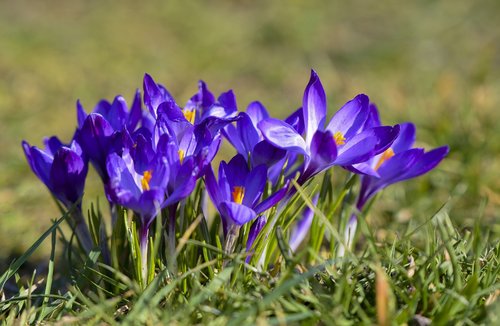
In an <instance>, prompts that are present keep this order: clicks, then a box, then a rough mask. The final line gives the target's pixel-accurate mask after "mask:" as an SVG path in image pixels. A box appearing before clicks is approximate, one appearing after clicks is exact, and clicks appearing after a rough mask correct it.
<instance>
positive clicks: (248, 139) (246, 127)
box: [237, 112, 260, 153]
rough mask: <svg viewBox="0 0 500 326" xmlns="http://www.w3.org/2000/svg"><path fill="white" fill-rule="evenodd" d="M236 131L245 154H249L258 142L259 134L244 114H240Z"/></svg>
mask: <svg viewBox="0 0 500 326" xmlns="http://www.w3.org/2000/svg"><path fill="white" fill-rule="evenodd" d="M237 130H238V134H239V136H240V139H241V142H242V143H243V146H244V147H245V152H246V153H251V152H252V150H253V148H254V147H255V145H256V144H257V143H258V142H259V138H260V136H259V132H258V130H257V129H256V127H255V126H254V124H253V123H252V120H251V119H250V117H249V116H248V115H247V114H246V113H245V112H242V113H240V119H239V120H238V122H237Z"/></svg>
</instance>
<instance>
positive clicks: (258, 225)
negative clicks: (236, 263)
mask: <svg viewBox="0 0 500 326" xmlns="http://www.w3.org/2000/svg"><path fill="white" fill-rule="evenodd" d="M266 222H267V219H266V217H265V216H259V217H257V219H256V220H255V222H253V223H252V226H251V227H250V230H249V231H248V238H247V245H246V248H247V252H248V251H250V249H251V248H252V245H253V243H254V241H255V239H257V236H258V235H259V233H260V231H262V229H263V228H264V226H265V225H266ZM251 258H252V257H251V256H248V257H247V258H246V260H245V261H246V262H247V263H249V262H250V259H251Z"/></svg>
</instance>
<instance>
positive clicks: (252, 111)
mask: <svg viewBox="0 0 500 326" xmlns="http://www.w3.org/2000/svg"><path fill="white" fill-rule="evenodd" d="M247 114H248V116H249V117H250V119H251V120H252V123H253V125H254V126H255V128H257V124H258V123H259V122H261V121H262V120H264V119H267V118H269V113H267V110H266V108H265V107H264V105H262V103H260V102H259V101H255V102H252V103H250V104H249V105H248V107H247Z"/></svg>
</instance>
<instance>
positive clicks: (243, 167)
mask: <svg viewBox="0 0 500 326" xmlns="http://www.w3.org/2000/svg"><path fill="white" fill-rule="evenodd" d="M224 170H225V172H226V176H227V179H228V181H229V184H230V186H231V191H232V190H233V189H232V188H233V187H235V186H238V187H243V186H245V182H246V180H247V176H248V174H249V172H250V171H249V170H248V163H247V161H246V159H245V158H244V157H243V155H240V154H237V155H235V156H234V157H233V158H232V159H231V160H230V161H229V163H227V165H225V166H224Z"/></svg>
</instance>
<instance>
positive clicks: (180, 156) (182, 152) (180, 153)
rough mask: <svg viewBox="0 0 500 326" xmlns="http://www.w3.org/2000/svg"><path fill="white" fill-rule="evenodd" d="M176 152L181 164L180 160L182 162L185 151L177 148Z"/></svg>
mask: <svg viewBox="0 0 500 326" xmlns="http://www.w3.org/2000/svg"><path fill="white" fill-rule="evenodd" d="M177 153H179V161H181V164H182V162H184V157H185V156H186V153H184V151H183V150H182V149H179V150H178V151H177Z"/></svg>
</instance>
